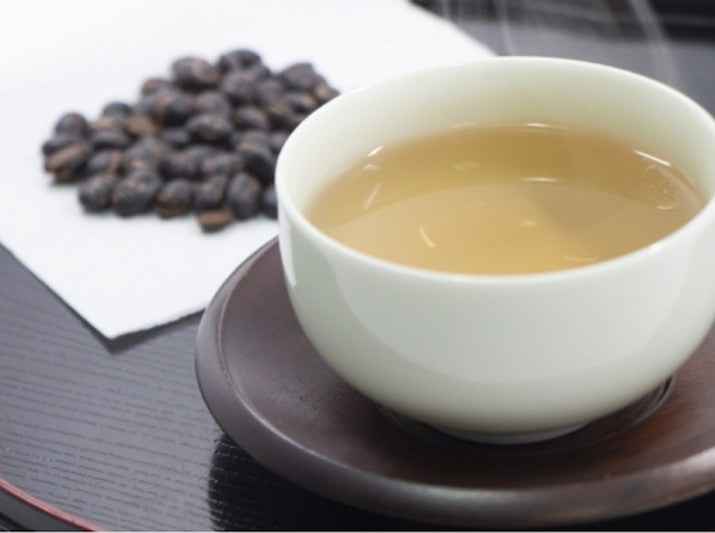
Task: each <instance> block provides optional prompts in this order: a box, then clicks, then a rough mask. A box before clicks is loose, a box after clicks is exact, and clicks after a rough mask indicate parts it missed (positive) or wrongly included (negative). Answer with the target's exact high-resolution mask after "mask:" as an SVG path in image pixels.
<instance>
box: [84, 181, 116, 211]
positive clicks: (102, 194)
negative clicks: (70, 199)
mask: <svg viewBox="0 0 715 533" xmlns="http://www.w3.org/2000/svg"><path fill="white" fill-rule="evenodd" d="M116 182H117V175H116V174H114V173H112V172H105V173H101V174H95V175H93V176H90V177H89V178H88V179H87V180H85V181H84V182H82V184H81V185H80V187H79V201H80V203H81V204H82V205H83V206H84V208H85V209H86V210H87V211H102V210H104V209H106V208H108V207H109V206H110V204H111V198H112V191H113V190H114V185H115V184H116Z"/></svg>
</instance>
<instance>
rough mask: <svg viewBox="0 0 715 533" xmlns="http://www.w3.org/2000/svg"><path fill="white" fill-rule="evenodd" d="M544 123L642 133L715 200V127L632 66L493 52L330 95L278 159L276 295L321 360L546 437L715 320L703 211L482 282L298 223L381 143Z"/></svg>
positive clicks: (712, 219)
mask: <svg viewBox="0 0 715 533" xmlns="http://www.w3.org/2000/svg"><path fill="white" fill-rule="evenodd" d="M524 122H539V123H550V124H560V125H564V126H580V127H585V128H588V129H592V130H596V131H602V132H604V131H605V132H614V133H615V134H617V135H618V136H619V137H623V136H625V137H629V138H633V139H637V140H638V141H639V143H640V144H641V145H644V146H647V147H649V148H650V149H652V151H653V152H654V153H660V154H666V155H667V156H668V157H669V158H670V160H671V161H672V162H673V163H675V164H676V165H677V166H679V167H680V168H681V169H682V170H683V171H685V173H686V174H687V175H689V176H691V177H692V178H693V179H694V180H696V181H697V182H698V184H699V185H700V187H701V188H702V190H703V191H704V192H705V194H706V195H707V196H708V198H712V196H713V194H714V193H715V121H713V119H712V117H711V116H710V115H709V114H708V113H707V112H706V111H705V110H703V109H702V108H701V107H699V106H698V105H697V104H695V103H694V102H693V101H691V100H690V99H688V98H687V97H685V96H684V95H682V94H681V93H679V92H677V91H675V90H673V89H671V88H669V87H667V86H665V85H662V84H661V83H658V82H656V81H653V80H650V79H647V78H644V77H642V76H639V75H636V74H633V73H630V72H626V71H622V70H618V69H615V68H611V67H606V66H601V65H595V64H589V63H584V62H579V61H572V60H561V59H548V58H526V57H503V58H491V59H484V60H479V61H477V62H474V63H471V64H467V65H460V66H450V67H444V68H438V69H432V70H429V71H423V72H419V73H414V74H410V75H407V76H403V77H400V78H398V79H394V80H391V81H387V82H383V83H380V84H377V85H374V86H371V87H367V88H364V89H360V90H356V91H354V92H352V93H348V94H345V95H342V96H340V97H338V98H336V99H335V100H333V101H332V102H330V103H328V104H326V105H325V106H323V107H322V108H321V109H319V110H317V111H316V112H315V113H313V114H312V115H311V116H310V117H308V118H307V119H306V120H305V121H304V122H303V123H302V124H301V125H300V126H299V127H298V128H297V129H296V130H295V131H294V132H293V134H292V135H291V136H290V138H289V139H288V141H287V142H286V144H285V146H284V147H283V150H282V152H281V155H280V158H279V162H278V167H277V170H276V186H277V193H278V205H279V220H280V235H279V238H280V251H281V258H282V262H283V268H284V273H285V279H286V284H287V287H288V293H289V295H290V300H291V302H292V305H293V308H294V310H295V313H296V315H297V317H298V319H299V321H300V324H301V326H302V327H303V329H304V330H305V333H306V335H307V336H308V338H309V339H310V341H311V342H312V344H313V345H314V347H315V348H316V350H317V351H318V352H319V353H320V354H321V356H322V357H323V358H324V359H325V361H326V362H327V363H328V364H329V365H330V366H331V367H332V368H333V369H334V370H335V372H337V373H338V374H339V375H340V376H342V377H343V378H344V379H345V380H346V381H347V382H348V383H349V384H351V385H352V386H353V387H354V388H356V389H357V390H359V391H361V392H362V393H363V394H365V395H366V396H367V397H369V398H371V399H373V400H374V401H376V402H379V403H380V404H382V405H384V406H386V407H388V408H390V409H392V410H394V411H396V412H398V413H401V414H403V415H406V416H407V417H410V418H413V419H415V420H419V421H422V422H425V423H427V424H430V425H432V426H436V427H438V428H442V429H444V430H445V431H448V432H452V433H456V434H459V435H465V436H467V437H470V438H474V439H477V440H483V441H489V442H530V441H535V440H541V439H545V438H549V437H553V436H556V435H559V434H563V433H566V432H568V431H570V430H572V429H575V428H577V427H580V426H581V425H583V424H585V423H587V422H588V421H590V420H593V419H595V418H598V417H601V416H603V415H606V414H608V413H611V412H613V411H616V410H618V409H619V408H622V407H624V406H626V405H627V404H629V403H630V402H633V401H634V400H636V399H638V398H639V397H640V396H642V395H644V394H646V393H648V392H649V391H650V390H652V389H653V388H655V387H657V386H658V385H659V384H660V383H661V382H663V381H664V380H666V379H667V378H668V377H669V376H670V375H672V374H673V373H674V372H675V371H676V370H677V369H678V367H679V366H681V365H682V364H683V363H684V362H685V361H686V360H687V359H688V357H689V356H690V355H691V354H692V352H693V351H694V350H695V348H696V347H697V346H698V344H699V343H700V341H701V340H702V339H703V337H704V336H705V334H706V333H707V331H708V329H709V328H710V325H711V323H712V321H713V317H714V316H715V205H713V201H712V200H710V201H709V202H708V203H707V205H706V206H705V207H704V209H703V210H702V211H701V212H699V213H698V214H697V216H695V218H693V219H692V220H691V221H690V222H688V223H687V224H686V225H685V226H683V227H681V228H680V229H678V230H677V231H675V232H674V233H672V234H670V235H669V236H667V237H665V238H663V239H661V240H660V241H658V242H656V243H654V244H652V245H650V246H647V247H645V248H642V249H639V250H636V251H634V252H632V253H629V254H626V255H623V256H620V257H617V258H615V259H611V260H607V261H603V262H600V263H597V264H594V265H591V266H584V267H580V268H575V269H570V270H561V271H558V272H549V273H540V274H527V275H503V276H479V275H462V274H451V273H442V272H436V271H429V270H423V269H418V268H411V267H407V266H403V265H398V264H396V263H391V262H388V261H385V260H381V259H377V258H375V257H372V256H369V255H366V254H364V253H361V252H358V251H356V250H353V249H350V248H348V247H346V246H344V245H343V244H341V243H339V242H337V241H335V240H333V239H331V238H330V237H328V236H326V235H325V234H324V233H322V232H321V231H320V230H318V229H317V228H316V227H314V226H313V225H312V224H311V223H310V222H309V221H308V220H307V219H306V217H305V215H304V210H305V208H306V204H307V203H308V202H309V200H310V199H311V198H312V197H313V195H314V194H315V192H316V190H318V189H320V188H321V186H323V185H324V184H325V183H326V182H328V181H330V180H332V179H334V178H335V177H336V173H337V172H338V171H339V170H340V169H342V168H343V167H344V166H345V164H346V163H348V162H352V161H355V160H357V159H359V158H361V157H363V156H364V155H365V154H367V153H368V152H369V151H370V150H372V149H373V148H375V147H376V146H379V145H383V144H390V143H395V142H399V141H401V140H404V139H406V138H410V137H414V136H419V135H422V134H428V133H431V132H434V131H435V130H443V129H446V128H449V127H451V126H453V125H455V124H464V123H475V124H481V123H484V124H494V123H524Z"/></svg>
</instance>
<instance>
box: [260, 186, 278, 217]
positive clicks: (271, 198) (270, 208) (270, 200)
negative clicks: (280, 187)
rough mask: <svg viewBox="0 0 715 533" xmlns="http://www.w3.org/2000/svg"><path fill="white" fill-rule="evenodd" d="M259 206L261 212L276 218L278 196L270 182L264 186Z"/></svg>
mask: <svg viewBox="0 0 715 533" xmlns="http://www.w3.org/2000/svg"><path fill="white" fill-rule="evenodd" d="M261 206H262V209H263V213H264V214H265V215H266V216H268V217H270V218H278V197H277V196H276V187H275V185H273V184H271V185H269V186H268V187H266V188H265V189H264V191H263V196H262V197H261Z"/></svg>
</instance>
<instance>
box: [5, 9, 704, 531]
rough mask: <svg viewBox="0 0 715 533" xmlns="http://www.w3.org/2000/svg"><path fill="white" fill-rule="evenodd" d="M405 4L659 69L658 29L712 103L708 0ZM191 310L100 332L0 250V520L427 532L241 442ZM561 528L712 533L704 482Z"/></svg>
mask: <svg viewBox="0 0 715 533" xmlns="http://www.w3.org/2000/svg"><path fill="white" fill-rule="evenodd" d="M420 3H422V4H423V5H425V6H426V8H429V9H433V10H435V11H436V12H438V13H439V14H441V15H444V16H447V17H448V18H451V19H452V20H454V21H455V23H457V24H459V25H460V26H462V27H463V28H464V29H465V30H466V31H468V32H470V33H472V34H474V35H475V36H478V37H479V38H480V39H481V40H482V41H484V42H486V43H488V44H490V45H491V46H492V47H493V48H494V49H495V50H496V51H497V52H499V53H558V54H559V55H566V56H571V57H582V58H585V59H594V58H593V57H592V54H593V53H594V50H593V47H592V46H590V45H589V43H588V42H587V41H584V39H582V36H583V35H584V28H590V29H591V30H592V31H591V35H597V36H598V35H606V36H607V37H608V32H609V31H610V32H611V34H610V37H608V38H607V39H605V40H604V42H605V41H608V45H607V46H606V47H605V48H604V49H605V50H606V53H607V54H608V57H609V58H610V59H612V62H613V63H614V64H617V65H619V66H623V67H626V68H631V69H632V70H638V71H641V72H643V71H645V73H646V74H650V75H654V76H659V75H661V77H662V74H663V73H664V72H665V73H667V74H670V73H671V70H670V69H666V70H661V67H662V65H661V64H660V63H658V61H659V60H660V59H662V57H663V56H662V55H659V54H660V52H662V49H660V48H658V46H660V45H662V44H664V43H663V42H657V43H655V45H656V48H657V50H656V52H655V55H654V52H653V48H652V47H651V45H652V44H654V43H653V42H652V39H654V38H658V37H659V36H661V37H665V38H666V39H667V42H666V43H665V44H667V55H668V57H670V58H672V61H673V64H672V65H669V67H670V66H675V67H676V69H677V72H678V80H677V85H679V87H680V88H681V89H682V90H683V91H684V92H686V93H688V94H689V95H691V96H692V97H693V98H695V99H696V100H698V101H699V102H700V103H701V104H702V105H703V106H705V107H706V108H708V109H709V110H710V111H711V112H715V9H713V7H710V6H708V2H707V1H701V2H697V1H693V2H674V1H671V2H667V1H658V2H654V3H653V5H654V6H655V7H656V8H657V9H656V11H655V13H656V15H657V16H658V17H659V18H660V20H661V21H662V22H663V23H664V24H665V30H666V32H665V34H664V35H660V34H652V33H649V34H648V35H645V36H644V35H643V33H642V32H641V31H640V30H639V29H638V26H637V24H635V22H634V20H633V18H632V15H633V13H634V12H633V11H632V10H628V9H625V8H624V9H623V10H618V9H616V10H615V14H616V15H617V16H616V17H615V18H612V19H610V20H603V19H599V18H598V17H594V16H592V15H593V12H589V11H588V10H587V9H586V10H582V11H579V10H578V9H576V10H568V11H565V12H554V11H553V9H552V7H553V5H555V4H556V3H555V2H553V1H551V2H529V3H528V4H529V6H531V7H530V8H529V9H530V10H531V11H528V12H524V10H523V8H524V4H527V3H526V2H516V1H512V2H509V1H503V2H496V1H495V2H491V1H483V2H480V1H471V2H465V1H459V0H457V1H446V2H431V1H424V2H420ZM571 4H578V3H573V2H572V3H571ZM582 4H583V5H584V6H586V4H591V7H592V6H593V5H595V4H599V2H592V3H589V2H583V3H582ZM600 4H608V5H609V6H611V7H613V6H617V5H619V4H623V5H625V4H628V6H631V4H635V2H631V3H627V2H621V3H619V2H600ZM586 7H588V6H586ZM505 17H506V23H507V24H506V25H505ZM614 21H615V22H614ZM614 23H617V27H616V29H615V30H614V29H613V28H614V26H613V24H614ZM604 25H607V26H608V28H610V29H607V30H604V27H605V26H604ZM534 28H536V29H537V30H538V35H539V36H540V37H539V38H538V39H536V38H535V34H534V31H533V30H534ZM634 28H635V29H634ZM604 32H605V33H604ZM586 33H588V32H586ZM654 35H655V37H654ZM553 43H558V47H559V49H558V50H553V49H550V48H549V47H550V46H557V45H556V44H553ZM525 47H526V48H527V49H524V48H525ZM658 50H660V51H658ZM601 52H603V50H600V49H599V53H601ZM644 54H645V55H644ZM646 55H647V57H646ZM654 57H655V58H656V61H654V60H653V58H654ZM644 58H645V59H644ZM595 59H598V58H595ZM649 69H651V71H648V70H649ZM652 69H655V70H656V71H655V72H654V71H652ZM664 81H668V82H672V81H673V80H664ZM713 149H715V147H713ZM713 275H715V273H713ZM199 320H200V315H195V316H191V317H187V318H185V319H182V320H180V321H178V322H176V323H173V324H169V325H166V326H163V327H160V328H157V329H155V330H152V331H150V332H147V333H140V334H135V335H129V336H126V337H124V338H121V339H119V340H116V341H113V342H107V341H106V340H105V339H103V338H102V337H101V336H100V335H98V334H97V333H96V332H95V331H94V330H93V329H92V328H91V326H89V325H88V324H87V323H86V322H85V321H84V320H83V319H82V318H81V317H79V316H77V315H76V314H75V313H74V312H73V311H72V310H71V309H69V308H68V307H67V306H66V305H65V304H64V303H63V302H62V301H60V300H59V299H58V298H57V297H56V296H55V295H54V294H53V293H52V292H51V291H50V290H48V289H47V287H45V286H44V285H43V283H42V282H41V280H38V279H37V278H36V277H34V275H33V274H32V273H31V272H29V271H28V270H27V269H26V268H25V267H24V266H23V265H22V264H20V263H19V262H18V261H17V260H16V259H15V258H14V257H13V256H12V254H11V253H9V252H8V251H7V250H6V249H5V248H4V247H0V529H3V527H4V528H6V529H22V528H28V529H73V528H82V527H92V526H95V527H101V528H109V529H123V530H133V529H141V530H146V529H152V530H166V529H171V530H185V529H191V530H210V529H218V530H223V529H425V528H427V529H431V528H434V527H435V526H434V525H429V524H420V523H414V522H409V521H404V520H400V519H396V518H389V517H385V516H381V515H377V514H373V513H369V512H364V511H361V510H357V509H354V508H351V507H348V506H345V505H342V504H337V503H334V502H332V501H329V500H327V499H325V498H322V497H320V496H317V495H314V494H312V493H310V492H307V491H305V490H303V489H301V488H299V487H297V486H295V485H293V484H292V483H289V482H287V481H284V480H282V479H281V478H279V477H278V476H276V475H274V474H272V473H271V472H269V471H268V470H266V469H265V468H263V467H262V466H260V465H259V464H257V463H256V462H255V461H254V460H253V459H252V458H251V457H250V456H248V455H247V454H246V453H245V452H243V451H242V450H241V449H240V448H239V447H238V446H237V445H236V444H234V443H233V441H232V440H231V439H230V438H229V437H227V436H226V435H225V434H224V433H223V432H222V431H221V430H220V429H219V427H218V426H217V425H216V423H215V422H214V420H213V418H212V417H211V415H210V413H209V412H208V410H207V408H206V407H205V405H204V403H203V401H202V399H201V396H200V394H199V390H198V387H197V384H196V378H195V374H194V339H195V335H196V332H197V328H198V324H199ZM713 424H715V420H714V421H713ZM574 528H580V529H601V530H602V529H621V530H623V529H677V530H684V529H707V530H712V529H715V492H713V491H711V492H710V493H708V494H706V495H704V496H701V497H699V498H697V499H694V500H691V501H687V502H681V503H679V504H676V505H673V506H671V507H668V508H665V509H659V510H655V511H652V512H649V513H645V514H642V515H639V516H634V517H627V518H623V519H620V520H614V521H608V522H600V523H597V524H588V525H574V526H573V527H569V529H574Z"/></svg>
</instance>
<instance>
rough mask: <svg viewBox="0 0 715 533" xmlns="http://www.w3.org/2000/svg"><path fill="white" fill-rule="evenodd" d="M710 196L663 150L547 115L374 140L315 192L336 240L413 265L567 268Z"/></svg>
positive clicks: (683, 214)
mask: <svg viewBox="0 0 715 533" xmlns="http://www.w3.org/2000/svg"><path fill="white" fill-rule="evenodd" d="M705 203H706V198H705V195H704V194H703V193H702V192H701V191H699V190H698V189H697V188H696V187H695V186H694V185H693V183H692V181H690V180H689V179H688V177H686V176H685V175H684V174H683V173H682V172H681V171H680V170H679V169H678V168H676V167H675V166H673V165H672V164H671V163H670V162H669V161H668V160H666V159H663V158H662V157H661V155H660V154H651V153H648V152H645V151H643V150H641V149H640V148H638V147H637V146H634V145H632V144H630V143H628V142H625V141H622V140H619V139H615V138H612V137H608V136H604V135H601V134H598V133H594V132H590V131H585V130H574V129H565V128H561V127H555V126H547V125H542V124H525V125H505V126H494V127H475V126H469V127H466V126H461V127H455V128H453V129H451V130H448V131H445V132H441V133H438V134H435V135H432V136H428V137H423V138H418V139H414V140H410V141H406V142H404V143H402V144H396V145H391V146H390V145H388V146H380V147H376V148H375V149H374V150H372V151H371V152H370V153H369V154H366V156H365V157H364V158H363V159H362V160H359V161H355V162H354V164H352V165H351V166H349V167H348V168H346V169H344V171H343V172H342V173H341V174H340V175H339V176H337V179H335V180H334V181H332V182H331V183H330V184H329V185H328V186H327V187H325V188H324V189H323V190H322V191H319V193H318V194H317V195H316V196H315V198H314V199H313V201H312V203H311V204H310V205H309V208H308V211H307V216H308V218H309V220H311V221H312V222H313V223H314V224H315V225H316V226H317V227H318V228H320V229H322V230H323V231H324V232H325V233H327V234H328V235H330V236H332V237H334V238H335V239H337V240H338V241H340V242H342V243H344V244H346V245H348V246H350V247H352V248H356V249H358V250H361V251H363V252H365V253H368V254H371V255H374V256H377V257H380V258H383V259H387V260H390V261H395V262H398V263H403V264H406V265H411V266H415V267H420V268H426V269H432V270H440V271H448V272H459V273H475V274H520V273H534V272H545V271H552V270H560V269H566V268H573V267H578V266H583V265H588V264H590V263H595V262H597V261H603V260H605V259H609V258H612V257H616V256H618V255H622V254H625V253H628V252H630V251H633V250H636V249H638V248H641V247H643V246H646V245H648V244H651V243H653V242H655V241H657V240H658V239H660V238H662V237H664V236H666V235H668V234H669V233H671V232H673V231H674V230H676V229H677V228H678V227H680V226H682V225H683V224H685V223H686V222H687V221H688V220H690V219H691V218H692V217H693V216H694V215H695V214H696V213H697V212H698V211H699V210H700V209H701V208H702V207H703V206H704V205H705Z"/></svg>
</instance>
